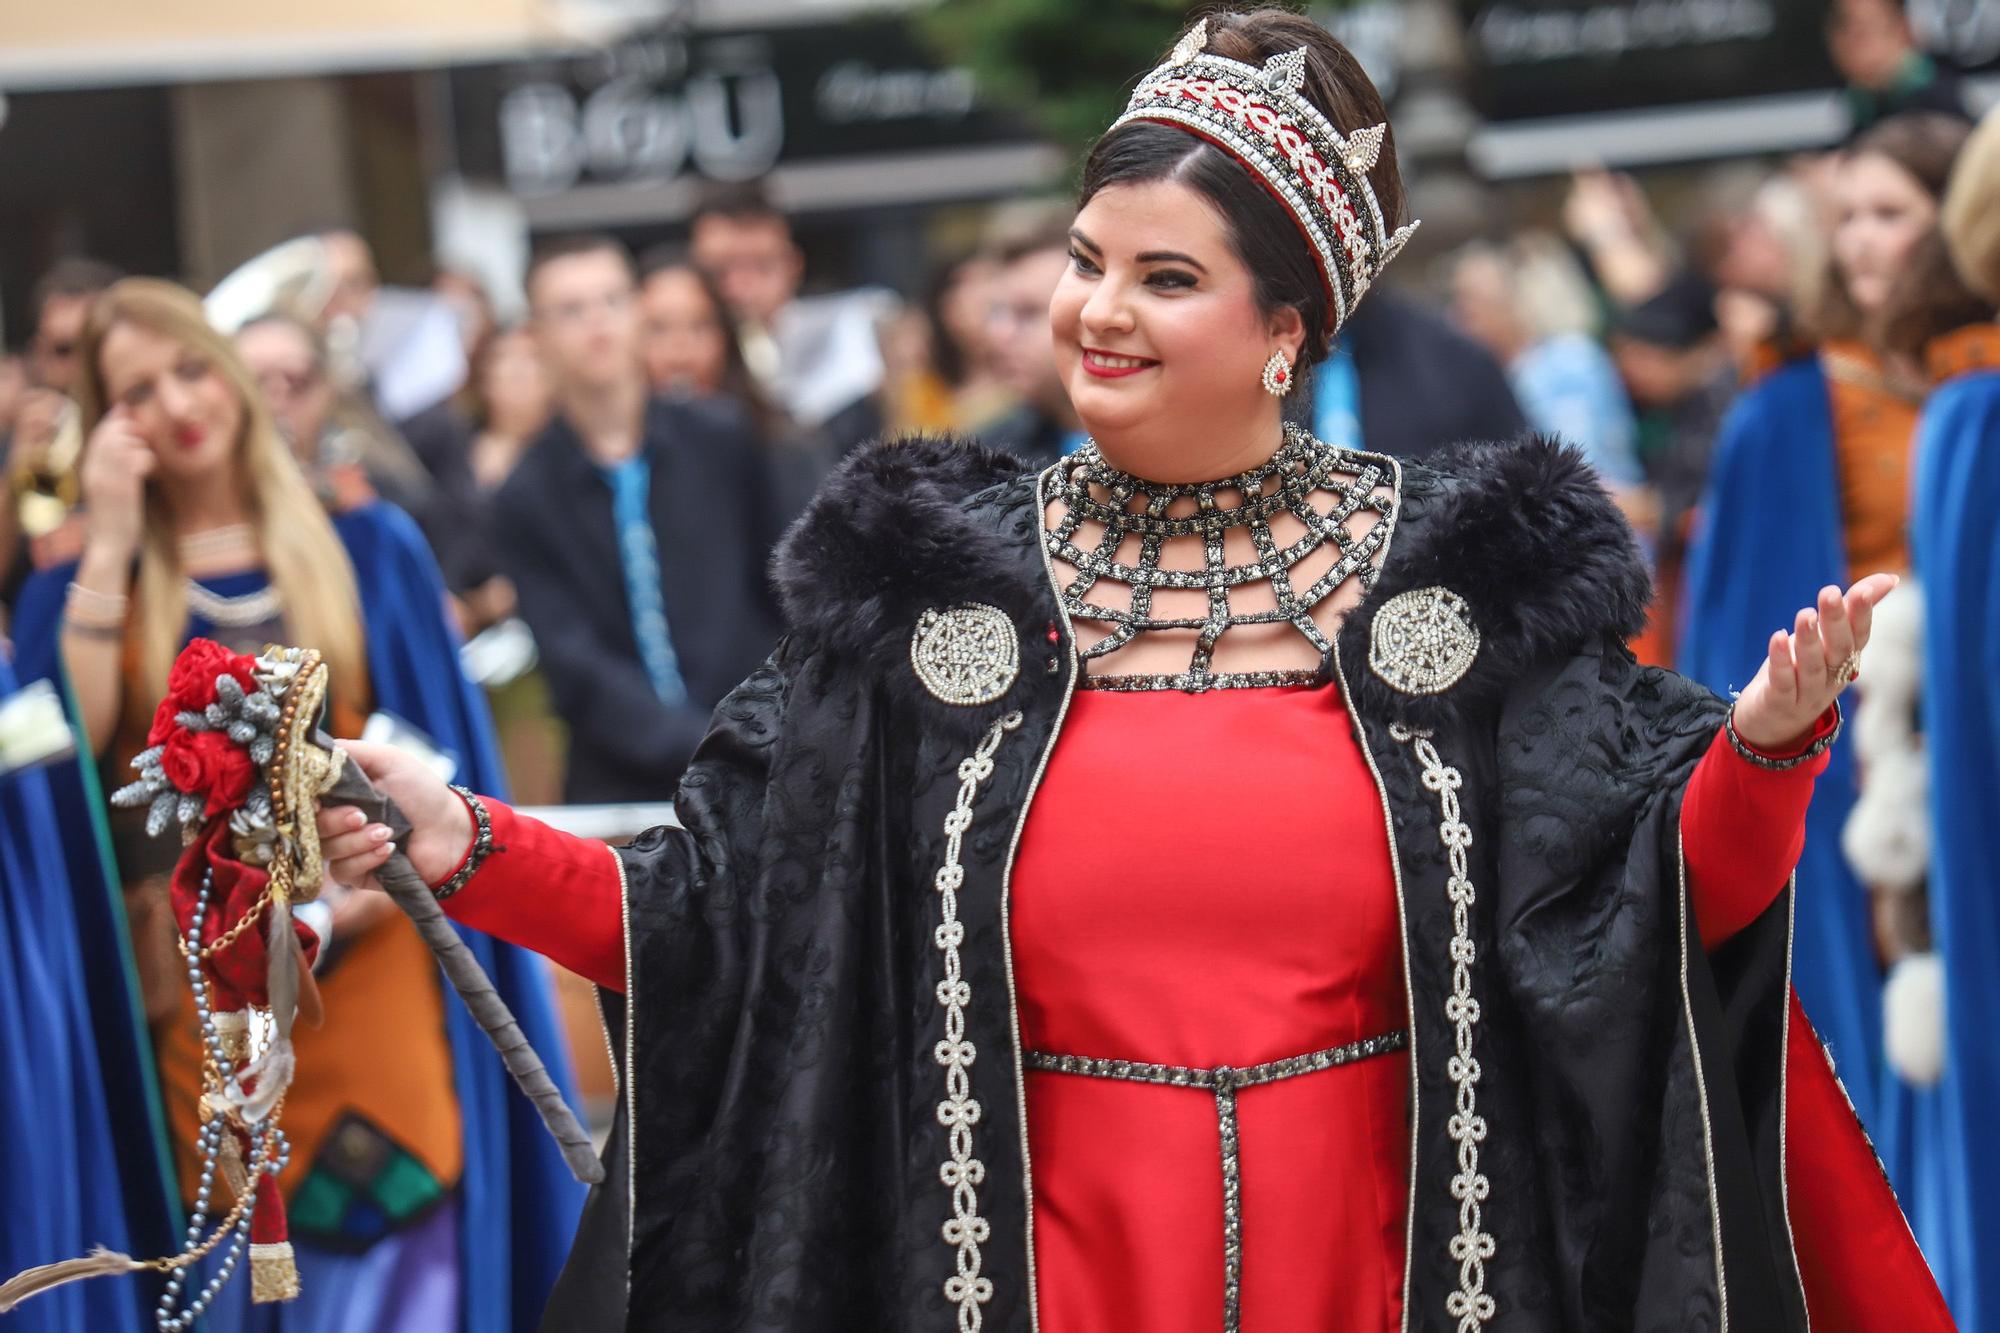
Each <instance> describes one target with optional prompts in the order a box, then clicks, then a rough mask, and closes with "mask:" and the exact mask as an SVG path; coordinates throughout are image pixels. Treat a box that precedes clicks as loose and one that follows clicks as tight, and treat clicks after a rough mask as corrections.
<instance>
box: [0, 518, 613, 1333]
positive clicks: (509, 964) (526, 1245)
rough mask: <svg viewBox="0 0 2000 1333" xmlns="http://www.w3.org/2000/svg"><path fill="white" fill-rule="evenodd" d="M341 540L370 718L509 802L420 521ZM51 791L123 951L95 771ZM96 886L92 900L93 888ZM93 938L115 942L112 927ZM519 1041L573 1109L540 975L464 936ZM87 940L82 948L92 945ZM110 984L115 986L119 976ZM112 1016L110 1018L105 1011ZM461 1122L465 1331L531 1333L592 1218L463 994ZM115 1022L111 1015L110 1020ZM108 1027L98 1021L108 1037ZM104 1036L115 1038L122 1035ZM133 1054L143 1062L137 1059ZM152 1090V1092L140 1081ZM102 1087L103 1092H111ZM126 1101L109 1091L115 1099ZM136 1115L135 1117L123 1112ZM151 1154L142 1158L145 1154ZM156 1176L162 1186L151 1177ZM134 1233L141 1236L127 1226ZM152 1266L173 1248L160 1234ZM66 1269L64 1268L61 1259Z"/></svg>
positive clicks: (456, 1042) (49, 591) (129, 1018)
mask: <svg viewBox="0 0 2000 1333" xmlns="http://www.w3.org/2000/svg"><path fill="white" fill-rule="evenodd" d="M333 525H334V528H335V530H336V531H337V532H338V533H339V534H340V539H341V541H342V542H343V543H344V544H345V545H346V547H347V554H348V558H349V560H350V561H351V562H352V563H353V565H354V575H355V581H356V583H357V584H358V585H359V588H360V592H361V608H362V619H363V624H364V625H365V627H366V632H367V641H368V672H369V677H370V680H369V684H370V686H371V687H372V689H373V693H374V704H375V707H377V708H378V709H381V710H383V711H386V712H389V713H393V714H395V715H396V716H398V717H401V718H403V719H405V720H407V721H409V722H411V723H413V724H415V725H416V726H417V727H419V728H421V729H422V730H423V731H424V732H426V733H427V734H428V735H429V736H430V738H431V740H432V741H433V742H435V743H436V744H437V745H438V746H439V748H441V749H443V750H445V751H447V752H448V753H450V754H451V755H453V756H454V757H455V758H456V759H457V760H458V774H457V777H456V778H455V779H454V780H455V781H457V782H461V783H463V784H465V785H466V786H468V787H471V788H473V789H474V790H476V791H481V792H487V793H490V794H492V795H495V796H498V797H500V798H501V799H505V796H506V778H505V776H504V774H503V773H502V771H501V767H500V759H499V749H498V746H497V745H496V743H495V740H494V736H493V724H492V719H491V717H490V715H489V714H488V712H487V707H486V700H485V698H484V697H483V696H482V695H481V694H480V693H479V690H478V688H477V687H476V686H474V685H473V684H471V683H470V682H469V681H467V680H466V679H465V676H464V674H463V673H462V672H461V671H459V670H458V666H457V663H458V649H459V641H458V634H457V631H456V630H455V629H454V628H453V626H452V624H451V622H450V620H449V619H448V618H447V616H446V613H445V588H444V581H443V579H442V577H441V576H440V575H439V573H438V568H437V562H436V560H435V559H434V558H433V557H432V555H431V552H430V549H429V548H428V547H427V546H426V545H425V544H424V540H423V537H422V535H421V533H420V532H419V531H418V529H417V525H416V523H415V522H414V521H413V520H412V519H411V518H410V517H409V515H407V514H405V513H404V512H403V511H402V510H400V509H397V508H395V507H394V506H392V505H388V504H384V503H379V502H378V503H375V504H370V505H366V506H363V507H362V508H359V509H356V510H352V511H350V512H348V513H346V514H341V515H338V516H336V517H335V518H334V520H333ZM73 573H74V569H73V567H68V566H66V567H63V568H59V569H51V570H47V571H44V572H42V573H40V574H37V575H36V576H35V577H34V578H33V579H31V580H29V583H28V585H27V587H26V588H25V589H24V590H23V592H22V595H21V601H20V606H19V609H18V612H17V616H16V635H17V638H18V641H19V644H20V649H21V666H22V674H23V676H24V678H25V677H26V676H27V675H28V674H29V664H30V662H31V660H32V661H33V662H35V663H36V665H37V666H39V668H40V670H39V671H38V672H37V673H36V674H41V675H49V676H51V677H52V678H55V679H60V676H59V675H58V674H57V665H58V658H57V652H58V647H59V645H58V643H57V639H58V634H59V621H60V617H61V611H62V600H63V597H64V590H65V588H66V587H67V585H68V583H69V580H70V578H71V577H72V575H73ZM59 776H60V777H62V778H64V779H66V780H64V781H59V782H57V783H56V784H55V785H57V786H59V787H66V788H68V789H69V792H68V797H69V799H68V800H67V801H66V802H63V804H66V806H67V810H65V811H59V812H58V819H59V822H60V823H61V824H62V825H63V840H64V843H65V845H66V847H67V848H68V850H69V852H70V872H69V873H70V875H71V877H72V880H71V882H72V884H73V885H75V886H76V891H75V895H74V896H75V897H76V898H77V899H78V900H79V902H81V901H82V900H84V899H89V900H91V901H92V902H93V903H94V904H95V905H96V907H95V910H96V911H97V913H98V914H99V915H100V916H102V917H104V918H106V919H107V921H108V920H110V919H112V918H114V916H115V924H116V935H115V939H116V940H117V941H118V942H119V945H120V949H121V953H120V955H119V957H120V958H121V959H122V956H123V955H122V949H123V945H124V941H125V933H124V921H123V913H122V910H121V909H120V907H119V897H118V894H117V892H116V890H115V888H114V887H112V886H113V885H115V883H116V880H115V878H114V877H112V876H110V875H109V874H108V862H107V861H106V859H105V857H106V853H104V852H103V850H102V848H103V847H104V846H105V843H104V840H103V825H102V820H101V819H100V818H99V817H98V814H97V811H96V808H95V803H96V800H97V796H96V790H95V789H96V782H95V780H94V774H93V773H92V772H91V770H90V767H89V765H78V764H74V763H73V764H69V765H66V766H65V771H64V772H63V773H62V774H60V775H59ZM86 885H88V886H89V887H88V891H86V888H85V886H86ZM100 928H103V929H108V928H109V926H108V925H102V926H100ZM459 933H460V935H461V936H462V937H463V938H464V940H465V942H466V944H467V945H468V946H469V947H470V948H471V949H472V952H473V953H474V955H475V956H476V957H477V958H478V959H479V962H480V964H481V965H482V966H483V967H484V968H485V969H486V971H487V974H488V975H490V976H491V977H492V978H493V982H494V985H495V986H496V987H498V989H499V991H500V994H501V996H502V997H503V998H504V999H505V1000H506V1001H507V1004H508V1007H509V1008H511V1009H512V1010H513V1011H514V1017H515V1019H516V1020H518V1021H519V1023H520V1025H521V1031H522V1032H523V1034H525V1035H526V1037H527V1039H528V1040H529V1041H530V1042H531V1043H532V1044H533V1045H534V1048H535V1049H536V1050H537V1051H538V1052H540V1053H541V1055H542V1057H543V1059H545V1060H547V1061H548V1063H549V1066H550V1069H551V1072H552V1073H553V1074H554V1076H555V1078H556V1081H557V1084H558V1085H559V1086H560V1087H562V1089H563V1091H564V1093H565V1095H567V1096H569V1097H570V1098H571V1100H572V1101H573V1100H574V1088H573V1085H572V1083H571V1080H570V1075H569V1069H568V1062H567V1060H566V1059H565V1058H564V1052H565V1049H566V1047H565V1040H564V1036H563V1032H562V1029H561V1027H560V1026H559V1025H558V1023H557V1020H556V1015H555V1005H554V999H553V993H552V991H551V989H550V985H549V980H548V974H547V970H546V968H547V965H546V964H545V963H543V962H542V960H541V959H539V958H537V957H536V956H535V955H533V954H531V953H528V952H526V951H525V950H521V949H517V948H515V947H513V946H511V945H506V944H501V943H499V942H498V941H496V940H493V939H491V938H490V937H488V936H485V935H481V934H478V933H476V932H472V931H465V930H461V931H460V932H459ZM86 938H89V937H88V936H87V937H86ZM95 952H96V953H97V954H98V955H99V964H100V965H99V968H98V971H99V972H100V974H101V973H105V972H110V971H113V970H114V969H113V967H112V966H111V964H112V962H113V960H112V959H110V958H107V957H105V956H104V955H105V954H106V953H107V952H108V951H106V950H101V949H100V950H96V951H95ZM123 966H124V970H125V972H126V975H125V976H120V977H117V978H116V979H115V984H116V985H118V986H120V987H122V988H123V993H124V995H125V996H126V997H127V998H126V1002H125V1004H124V1007H123V1014H124V1016H125V1023H126V1028H125V1031H124V1032H123V1034H122V1035H121V1034H119V1033H117V1032H115V1031H114V1032H113V1033H111V1034H110V1035H109V1038H107V1036H106V1035H105V1034H104V1033H103V1032H101V1031H100V1034H99V1041H98V1046H99V1050H100V1051H103V1050H104V1049H105V1047H106V1045H107V1042H108V1044H110V1045H111V1046H113V1047H114V1048H115V1049H116V1050H118V1051H121V1052H126V1053H127V1058H126V1062H125V1063H126V1065H127V1069H126V1078H125V1085H124V1086H125V1087H127V1088H128V1089H130V1090H131V1091H132V1092H133V1093H134V1094H135V1096H134V1097H133V1098H132V1099H130V1100H135V1101H137V1102H140V1103H142V1104H146V1103H150V1105H151V1110H150V1113H149V1114H150V1118H151V1120H152V1124H151V1125H150V1126H149V1127H148V1129H147V1137H142V1138H134V1139H131V1140H130V1142H134V1143H139V1142H146V1141H149V1140H150V1141H151V1142H153V1143H155V1144H157V1145H159V1153H160V1162H159V1163H151V1162H149V1163H145V1164H143V1165H137V1164H135V1165H134V1166H133V1167H132V1168H131V1169H130V1170H128V1172H127V1174H128V1176H143V1177H148V1178H149V1179H148V1180H147V1181H144V1182H142V1183H143V1184H147V1185H149V1186H150V1190H149V1191H148V1192H150V1193H151V1194H152V1196H153V1197H152V1201H151V1202H150V1203H149V1202H148V1201H146V1200H145V1199H144V1198H143V1197H142V1198H141V1200H140V1204H141V1206H144V1207H149V1208H151V1209H154V1210H159V1211H161V1212H162V1214H163V1215H164V1216H167V1217H172V1216H174V1215H175V1214H177V1213H178V1206H177V1205H173V1206H169V1205H168V1204H167V1202H166V1201H167V1200H169V1199H172V1198H174V1197H175V1195H174V1194H173V1193H171V1192H169V1191H170V1187H169V1185H168V1184H167V1178H166V1176H165V1167H164V1165H162V1164H163V1163H164V1162H165V1161H167V1160H168V1159H167V1158H166V1156H165V1132H164V1130H163V1129H162V1128H161V1127H160V1126H161V1117H160V1112H159V1108H158V1098H157V1094H156V1093H155V1092H154V1084H153V1079H152V1070H151V1058H150V1057H151V1047H150V1044H149V1042H148V1040H147V1038H146V1036H145V1032H144V1029H143V1027H141V1026H138V1025H137V1022H138V1020H137V1017H136V1014H137V1010H136V1007H135V1006H134V1004H133V1003H132V1001H131V999H130V995H131V983H130V981H129V979H128V977H129V963H125V964H124V965H123ZM103 984H106V985H111V984H114V982H113V981H112V980H111V979H105V980H104V982H103ZM101 1007H104V1006H101ZM445 1012H446V1014H447V1015H448V1019H447V1028H448V1032H449V1036H450V1040H451V1048H452V1068H453V1073H454V1075H455V1079H456V1084H457V1092H458V1102H459V1111H460V1114H461V1116H462V1118H463V1121H464V1128H465V1174H464V1177H463V1181H462V1184H461V1185H460V1204H459V1217H460V1226H459V1268H460V1275H461V1278H462V1288H461V1310H462V1313H461V1315H460V1324H461V1327H463V1328H465V1329H467V1330H475V1331H477V1333H485V1330H488V1329H493V1330H502V1329H516V1330H522V1331H523V1333H525V1330H529V1329H533V1328H534V1327H535V1326H536V1324H537V1323H538V1322H539V1320H540V1316H541V1310H542V1307H543V1305H544V1304H545V1303H546V1301H547V1298H548V1293H549V1289H550V1288H551V1287H552V1286H553V1285H554V1283H555V1278H556V1274H557V1273H558V1272H559V1271H560V1270H561V1268H562V1264H563V1260H564V1257H565V1256H566V1255H567V1254H568V1251H569V1242H570V1237H571V1234H572V1232H573V1231H574V1230H575V1226H576V1218H577V1214H578V1212H579V1211H580V1209H581V1208H582V1205H583V1194H584V1191H583V1187H582V1186H581V1185H579V1184H577V1183H576V1181H575V1180H574V1179H572V1178H571V1176H570V1174H569V1170H568V1168H567V1167H565V1166H564V1165H563V1161H562V1157H561V1155H560V1154H559V1153H558V1152H557V1151H556V1149H555V1146H554V1144H553V1143H552V1142H551V1141H550V1139H549V1137H548V1134H547V1132H546V1131H545V1130H544V1129H543V1128H542V1125H541V1121H540V1119H539V1118H538V1117H537V1116H536V1114H535V1112H534V1109H533V1108H532V1107H531V1106H530V1105H529V1104H528V1102H527V1099H526V1098H524V1097H522V1096H521V1095H520V1094H519V1093H518V1092H516V1091H515V1090H514V1089H513V1088H512V1086H511V1080H510V1079H509V1078H508V1077H507V1074H506V1071H505V1069H504V1068H503V1067H502V1066H501V1063H500V1059H499V1057H498V1056H497V1055H496V1054H495V1053H494V1051H493V1048H492V1045H491V1043H490V1042H488V1041H487V1039H486V1036H485V1034H483V1033H482V1032H480V1030H479V1028H478V1025H477V1024H475V1023H474V1022H473V1021H472V1018H471V1016H470V1015H469V1014H467V1013H466V1011H465V1006H464V1005H463V1004H461V1003H459V1001H458V999H457V998H456V997H455V996H449V997H447V998H446V1000H445ZM116 1017H117V1016H116V1015H107V1016H106V1018H107V1020H109V1019H115V1018H116ZM106 1025H107V1022H100V1025H99V1026H100V1028H102V1027H104V1026H106ZM108 1025H109V1026H112V1027H114V1028H115V1027H116V1026H117V1025H116V1023H115V1022H109V1023H108ZM134 1047H136V1048H137V1051H136V1053H133V1052H132V1048H134ZM141 1078H143V1082H137V1083H135V1080H139V1079H141ZM107 1082H110V1080H109V1079H107ZM116 1092H117V1089H116V1088H114V1089H113V1093H114V1096H115V1095H116ZM126 1109H127V1110H128V1111H129V1110H130V1109H131V1108H130V1107H129V1105H128V1107H127V1108H126ZM140 1155H142V1154H135V1156H140ZM152 1177H158V1179H156V1180H155V1179H151V1178H152ZM134 1229H135V1230H137V1227H136V1226H135V1228H134ZM134 1243H135V1244H137V1245H140V1247H141V1249H142V1250H143V1252H144V1253H146V1254H162V1253H168V1252H171V1251H172V1250H173V1249H175V1248H177V1246H176V1245H175V1244H174V1241H173V1239H171V1238H169V1237H168V1236H166V1235H164V1234H163V1236H162V1239H161V1243H160V1244H159V1245H158V1246H157V1247H155V1248H151V1249H146V1248H145V1243H144V1242H143V1241H136V1240H135V1242H134ZM58 1257H61V1256H58Z"/></svg>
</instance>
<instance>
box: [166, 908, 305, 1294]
mask: <svg viewBox="0 0 2000 1333" xmlns="http://www.w3.org/2000/svg"><path fill="white" fill-rule="evenodd" d="M214 892H215V878H214V875H213V873H212V872H211V873H210V874H206V875H204V876H203V877H202V881H201V895H200V896H199V897H198V898H197V899H196V900H195V904H194V911H193V912H192V913H191V914H190V916H189V920H188V928H187V933H186V935H184V936H183V937H182V939H181V954H182V956H183V957H184V958H185V959H186V960H187V977H188V985H190V986H191V987H193V988H194V1012H195V1018H196V1020H197V1021H198V1022H199V1023H200V1024H201V1036H202V1045H203V1047H204V1048H205V1049H206V1051H207V1060H206V1064H207V1065H208V1069H207V1070H206V1077H205V1078H204V1080H203V1081H204V1082H205V1083H207V1084H208V1085H209V1087H210V1088H211V1089H220V1088H224V1087H227V1086H228V1084H229V1080H230V1078H231V1077H232V1076H233V1075H234V1074H235V1073H236V1066H235V1062H234V1061H233V1060H232V1059H231V1058H230V1054H229V1050H228V1047H227V1046H226V1045H225V1043H224V1041H223V1036H222V1029H221V1027H220V1026H219V1025H218V1024H217V1022H216V1019H215V1013H214V1011H213V1010H212V1009H211V1008H210V1005H209V991H208V979H207V977H206V976H205V975H204V974H203V972H202V967H201V959H202V958H203V956H204V951H203V949H202V946H201V928H202V924H203V923H204V922H205V921H206V920H207V918H208V908H209V901H210V898H211V896H212V895H213V894H214ZM249 915H250V916H253V917H254V916H257V915H259V913H257V912H252V913H250V914H249ZM283 1102H284V1099H283V1098H282V1097H280V1098H279V1100H278V1104H277V1105H274V1106H273V1107H272V1108H271V1111H270V1114H268V1115H267V1116H265V1118H264V1119H263V1120H262V1121H261V1122H259V1123H257V1124H255V1125H252V1126H251V1127H250V1137H251V1144H252V1147H251V1155H250V1162H249V1176H248V1179H249V1182H250V1183H249V1184H248V1185H246V1186H245V1187H244V1188H243V1189H242V1190H241V1191H240V1192H239V1193H238V1194H237V1196H236V1201H235V1203H234V1204H233V1205H232V1206H231V1207H230V1210H229V1212H228V1213H227V1214H225V1215H224V1216H223V1217H221V1218H219V1219H217V1222H216V1227H215V1230H214V1232H213V1233H212V1234H209V1235H208V1236H207V1237H206V1238H205V1239H204V1236H203V1233H204V1232H205V1231H206V1230H207V1228H208V1216H209V1211H210V1207H211V1205H212V1203H213V1199H214V1189H215V1176H216V1171H217V1169H218V1167H219V1166H220V1164H221V1161H222V1149H223V1143H224V1140H225V1137H226V1136H227V1134H228V1133H229V1126H228V1121H227V1118H226V1117H224V1116H222V1115H219V1114H218V1115H214V1116H211V1117H210V1118H209V1119H208V1120H206V1121H204V1122H203V1123H202V1126H201V1132H200V1134H199V1136H198V1138H197V1140H196V1145H195V1146H196V1148H197V1150H198V1151H199V1152H200V1154H201V1176H200V1178H199V1180H198V1181H197V1182H196V1185H195V1195H194V1211H193V1213H192V1214H190V1215H189V1217H188V1227H187V1238H186V1241H185V1242H184V1243H183V1245H182V1247H181V1252H180V1254H178V1255H176V1256H175V1257H174V1258H172V1259H168V1260H165V1261H163V1262H161V1263H160V1264H158V1265H157V1266H158V1267H160V1268H163V1269H165V1270H167V1272H168V1277H167V1282H166V1287H165V1290H164V1292H163V1293H162V1295H161V1296H160V1303H159V1305H158V1307H157V1308H156V1309H155V1310H154V1312H153V1315H154V1322H155V1324H157V1325H158V1327H159V1329H160V1333H186V1330H188V1329H190V1328H192V1327H194V1324H195V1321H196V1320H198V1319H200V1318H201V1316H202V1315H203V1314H205V1313H206V1312H207V1310H208V1307H209V1306H210V1305H211V1304H212V1303H213V1302H214V1300H215V1298H216V1296H218V1295H219V1294H220V1293H221V1291H222V1289H223V1287H225V1286H227V1285H228V1283H229V1279H230V1277H231V1275H233V1274H234V1273H235V1271H236V1266H237V1264H239V1263H240V1262H242V1259H243V1251H244V1248H245V1247H246V1246H247V1245H248V1244H249V1242H250V1221H251V1206H252V1204H253V1202H254V1200H255V1199H256V1197H257V1189H258V1184H259V1182H258V1180H257V1177H259V1176H260V1175H265V1176H271V1177H273V1178H274V1179H275V1178H276V1176H277V1174H278V1173H279V1172H280V1171H283V1170H284V1169H285V1167H286V1166H287V1165H288V1164H289V1163H290V1162H291V1160H292V1147H291V1144H290V1143H289V1142H288V1141H287V1140H286V1138H285V1134H284V1131H283V1130H281V1129H279V1128H278V1113H279V1110H280V1109H281V1108H282V1106H283ZM269 1188H272V1189H275V1188H277V1186H276V1185H275V1184H273V1185H271V1186H269ZM224 1237H227V1238H228V1241H229V1248H228V1249H227V1250H226V1251H224V1252H223V1256H222V1262H221V1264H220V1265H219V1266H218V1267H217V1268H216V1271H215V1275H214V1276H213V1277H211V1278H209V1280H208V1281H207V1282H206V1283H204V1284H203V1285H202V1287H201V1289H200V1291H198V1292H197V1293H196V1294H195V1295H194V1296H193V1297H192V1298H191V1299H190V1300H189V1301H188V1302H187V1306H186V1308H185V1309H182V1308H181V1295H182V1292H183V1290H184V1288H185V1286H186V1283H187V1275H188V1274H189V1273H190V1272H191V1271H192V1270H193V1268H194V1265H195V1264H196V1263H198V1262H200V1261H201V1259H202V1258H204V1257H205V1256H206V1255H208V1254H209V1253H211V1252H212V1251H213V1250H215V1249H216V1248H217V1247H218V1246H220V1245H221V1244H222V1242H223V1239H224Z"/></svg>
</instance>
